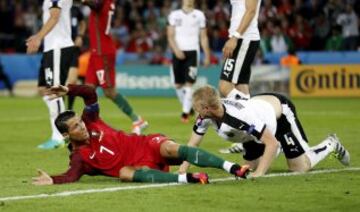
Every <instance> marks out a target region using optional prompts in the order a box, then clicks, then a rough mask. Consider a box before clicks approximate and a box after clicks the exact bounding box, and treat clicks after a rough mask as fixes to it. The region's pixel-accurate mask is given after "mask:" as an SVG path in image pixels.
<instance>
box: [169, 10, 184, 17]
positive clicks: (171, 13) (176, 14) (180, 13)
mask: <svg viewBox="0 0 360 212" xmlns="http://www.w3.org/2000/svg"><path fill="white" fill-rule="evenodd" d="M181 15H182V10H181V9H177V10H172V11H171V12H170V13H169V16H181Z"/></svg>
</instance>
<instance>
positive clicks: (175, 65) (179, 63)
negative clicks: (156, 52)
mask: <svg viewBox="0 0 360 212" xmlns="http://www.w3.org/2000/svg"><path fill="white" fill-rule="evenodd" d="M185 61H186V58H185V59H183V60H180V59H178V58H177V57H176V56H175V55H173V62H172V66H171V68H170V75H171V78H172V80H173V83H174V84H175V91H176V96H177V97H178V100H179V102H180V104H181V108H182V114H181V121H182V122H184V123H187V122H188V121H189V120H188V118H187V117H185V115H184V114H185V112H184V110H185V105H184V102H185V94H186V89H185Z"/></svg>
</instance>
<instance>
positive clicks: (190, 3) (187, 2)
mask: <svg viewBox="0 0 360 212" xmlns="http://www.w3.org/2000/svg"><path fill="white" fill-rule="evenodd" d="M182 2H183V5H184V6H187V7H194V4H195V0H183V1H182Z"/></svg>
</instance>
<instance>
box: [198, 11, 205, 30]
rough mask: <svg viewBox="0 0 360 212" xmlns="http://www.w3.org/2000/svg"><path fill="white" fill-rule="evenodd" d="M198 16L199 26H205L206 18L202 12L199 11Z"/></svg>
mask: <svg viewBox="0 0 360 212" xmlns="http://www.w3.org/2000/svg"><path fill="white" fill-rule="evenodd" d="M199 17H200V28H205V27H206V18H205V15H204V13H203V12H201V11H200V12H199Z"/></svg>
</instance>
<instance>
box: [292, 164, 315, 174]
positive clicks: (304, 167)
mask: <svg viewBox="0 0 360 212" xmlns="http://www.w3.org/2000/svg"><path fill="white" fill-rule="evenodd" d="M310 169H311V166H310V165H309V164H306V163H301V164H289V170H290V171H292V172H301V173H304V172H308V171H309V170H310Z"/></svg>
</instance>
